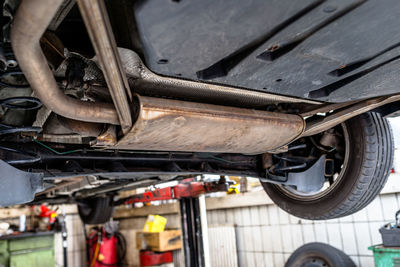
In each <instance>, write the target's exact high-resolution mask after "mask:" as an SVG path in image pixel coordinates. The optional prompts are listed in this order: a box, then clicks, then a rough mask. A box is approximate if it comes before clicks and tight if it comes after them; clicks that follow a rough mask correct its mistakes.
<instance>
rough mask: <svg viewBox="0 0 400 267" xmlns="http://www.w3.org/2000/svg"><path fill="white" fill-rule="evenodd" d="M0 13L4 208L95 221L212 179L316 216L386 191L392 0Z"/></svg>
mask: <svg viewBox="0 0 400 267" xmlns="http://www.w3.org/2000/svg"><path fill="white" fill-rule="evenodd" d="M1 7H2V10H1V12H2V14H3V16H2V19H1V22H0V23H1V24H2V31H0V32H1V37H0V39H1V41H2V42H1V45H0V47H1V49H2V50H1V51H0V68H1V73H0V86H1V90H0V105H1V110H0V123H1V125H0V126H1V127H0V129H1V130H0V142H1V144H0V158H1V160H0V168H1V178H0V189H1V196H0V204H1V205H3V206H6V205H13V204H18V203H36V202H43V201H46V202H52V203H64V202H73V203H78V205H79V211H80V214H81V217H82V218H83V219H84V221H85V218H92V219H93V218H94V217H96V218H99V221H104V220H106V219H107V218H109V217H110V216H111V214H112V208H113V204H112V203H114V201H113V198H114V197H115V195H116V194H117V193H118V191H121V190H126V189H132V188H137V187H143V186H147V185H154V184H157V183H160V182H165V181H170V180H179V179H184V178H185V177H188V176H191V177H193V175H201V174H219V175H237V176H250V177H257V178H259V179H260V181H261V183H262V185H263V187H264V189H265V191H266V192H267V193H268V195H269V196H270V197H271V199H272V200H273V201H274V202H275V203H276V204H277V205H278V206H280V207H281V208H282V209H284V210H286V211H287V212H288V213H290V214H293V215H295V216H298V217H302V218H307V219H314V220H318V219H331V218H338V217H342V216H346V215H349V214H352V213H354V212H356V211H358V210H360V209H362V208H363V207H365V206H366V205H368V203H370V202H371V201H372V200H373V199H374V198H375V196H376V195H378V194H379V192H380V190H381V189H382V187H383V186H384V184H385V181H386V179H387V177H388V175H389V172H390V170H391V167H392V160H393V141H392V134H391V130H390V127H389V125H388V122H387V120H386V119H385V117H387V116H396V115H397V112H398V110H399V108H400V106H399V100H400V90H399V87H398V85H399V83H400V75H398V72H399V69H400V68H399V65H400V60H399V59H400V32H399V31H398V30H397V28H398V27H397V26H398V17H399V15H400V2H399V1H396V0H345V1H344V0H341V1H339V0H297V1H291V0H280V1H269V0H268V1H265V0H254V1H241V0H203V1H196V0H185V1H175V0H174V1H155V0H154V1H151V0H141V1H128V0H114V1H105V2H104V1H103V0H77V1H76V2H75V1H72V0H22V1H19V0H5V1H2V5H1ZM265 14H268V16H266V15H265ZM96 214H97V215H96Z"/></svg>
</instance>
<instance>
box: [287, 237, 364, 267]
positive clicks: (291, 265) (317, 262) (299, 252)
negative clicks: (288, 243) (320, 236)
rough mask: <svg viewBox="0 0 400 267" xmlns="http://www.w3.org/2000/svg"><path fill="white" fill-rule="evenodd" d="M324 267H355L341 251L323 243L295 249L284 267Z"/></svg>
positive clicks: (309, 244)
mask: <svg viewBox="0 0 400 267" xmlns="http://www.w3.org/2000/svg"><path fill="white" fill-rule="evenodd" d="M302 266H326V267H336V266H341V267H355V266H356V265H355V264H354V262H353V261H352V260H351V258H350V257H349V256H348V255H346V254H345V253H344V252H343V251H341V250H338V249H337V248H334V247H332V246H330V245H327V244H324V243H318V242H314V243H308V244H305V245H303V246H301V247H299V248H298V249H296V250H295V251H294V252H293V253H292V255H290V257H289V259H288V260H287V262H286V264H285V267H302Z"/></svg>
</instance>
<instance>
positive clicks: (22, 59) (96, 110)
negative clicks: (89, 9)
mask: <svg viewBox="0 0 400 267" xmlns="http://www.w3.org/2000/svg"><path fill="white" fill-rule="evenodd" d="M62 3H63V0H23V1H22V2H21V4H20V6H19V8H18V10H17V14H16V16H15V19H14V23H13V26H12V29H11V44H12V47H13V50H14V54H15V57H16V58H17V60H18V63H19V66H20V68H21V70H22V71H23V72H24V75H25V77H26V79H27V80H28V82H29V84H30V86H31V87H32V89H33V91H34V92H35V94H36V95H37V97H38V98H39V99H40V100H41V101H42V102H43V104H44V105H45V106H46V107H47V108H48V109H50V110H52V111H53V112H55V113H57V114H59V115H62V116H64V117H67V118H71V119H75V120H80V121H87V122H99V123H110V124H120V122H119V119H118V116H117V113H116V111H115V108H114V106H113V105H112V104H105V103H92V102H82V101H80V100H77V99H74V98H71V97H68V96H66V95H65V94H64V93H63V92H62V90H61V89H60V88H59V87H58V85H57V82H56V80H55V79H54V76H53V73H52V72H51V70H50V68H49V66H48V64H47V60H46V57H45V56H44V54H43V52H42V49H41V47H40V44H39V40H40V38H41V36H42V35H43V33H44V32H45V30H46V28H47V26H48V25H49V24H50V22H51V20H52V18H53V16H54V15H55V14H56V12H57V10H58V8H59V7H60V5H61V4H62Z"/></svg>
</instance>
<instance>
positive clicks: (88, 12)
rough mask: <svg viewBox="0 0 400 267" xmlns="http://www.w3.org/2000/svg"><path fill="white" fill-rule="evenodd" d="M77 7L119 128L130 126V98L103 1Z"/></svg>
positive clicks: (125, 129) (80, 0) (90, 0)
mask: <svg viewBox="0 0 400 267" xmlns="http://www.w3.org/2000/svg"><path fill="white" fill-rule="evenodd" d="M78 6H79V9H80V12H81V14H82V18H83V20H84V22H85V25H86V29H87V31H88V33H89V36H90V39H91V40H92V44H93V47H94V50H95V51H96V56H97V58H98V61H99V63H100V66H101V69H102V71H103V74H104V77H105V79H106V82H107V85H108V88H109V90H110V93H111V96H112V99H113V102H114V105H115V108H116V111H117V113H118V117H119V121H120V123H121V128H122V131H123V132H124V133H126V132H128V131H129V129H130V128H131V127H132V117H131V112H130V109H129V102H128V97H129V98H130V99H132V94H131V91H130V89H129V85H128V80H127V78H126V74H125V73H124V71H123V68H122V65H121V60H120V59H119V54H118V51H117V45H116V42H115V38H114V34H113V32H112V29H111V25H110V21H109V18H108V14H107V10H106V7H105V5H104V1H103V0H78Z"/></svg>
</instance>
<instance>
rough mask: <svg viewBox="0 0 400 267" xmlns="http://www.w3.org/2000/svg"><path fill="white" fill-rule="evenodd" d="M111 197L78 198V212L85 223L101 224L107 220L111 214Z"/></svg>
mask: <svg viewBox="0 0 400 267" xmlns="http://www.w3.org/2000/svg"><path fill="white" fill-rule="evenodd" d="M113 209H114V207H113V197H112V196H106V197H95V198H90V199H84V200H80V201H79V202H78V212H79V216H80V218H81V220H82V222H83V223H85V224H103V223H106V222H108V221H109V220H110V219H111V217H112V214H113Z"/></svg>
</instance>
